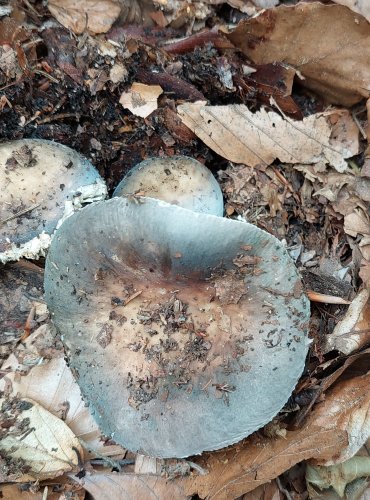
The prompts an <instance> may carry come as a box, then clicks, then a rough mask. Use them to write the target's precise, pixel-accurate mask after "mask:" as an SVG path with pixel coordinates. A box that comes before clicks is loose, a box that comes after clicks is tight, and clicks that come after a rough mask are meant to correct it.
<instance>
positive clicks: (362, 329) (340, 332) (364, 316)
mask: <svg viewBox="0 0 370 500" xmlns="http://www.w3.org/2000/svg"><path fill="white" fill-rule="evenodd" d="M369 295H370V294H369V291H368V290H366V289H364V290H362V291H361V292H360V293H359V294H358V295H357V297H355V298H354V299H353V301H352V303H351V304H350V306H349V308H348V311H347V313H346V315H345V316H344V318H343V319H342V320H340V321H338V323H337V324H336V325H335V328H334V330H333V333H331V334H330V335H327V336H326V342H325V347H324V348H323V352H324V353H327V352H329V351H332V350H334V349H336V350H338V351H340V352H342V353H343V354H351V353H352V352H354V351H356V350H358V349H360V348H361V347H363V345H365V344H367V343H368V342H369V340H370V304H369V302H368V301H369Z"/></svg>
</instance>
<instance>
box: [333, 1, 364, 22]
mask: <svg viewBox="0 0 370 500" xmlns="http://www.w3.org/2000/svg"><path fill="white" fill-rule="evenodd" d="M333 2H335V3H339V4H340V5H345V6H346V7H348V8H349V9H351V10H353V12H357V14H361V15H362V16H364V17H366V19H367V20H368V21H369V22H370V3H369V0H333Z"/></svg>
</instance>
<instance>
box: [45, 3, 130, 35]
mask: <svg viewBox="0 0 370 500" xmlns="http://www.w3.org/2000/svg"><path fill="white" fill-rule="evenodd" d="M48 8H49V10H50V12H51V14H52V15H53V16H54V17H55V18H56V19H57V21H59V22H60V24H62V25H63V26H64V27H65V28H67V29H70V30H72V31H73V32H74V33H75V34H76V35H80V34H81V33H84V32H85V31H88V32H89V33H92V34H96V33H106V32H107V31H109V30H110V28H111V27H112V24H113V23H114V21H115V20H116V19H117V18H118V16H119V15H120V12H121V7H120V6H119V5H118V3H117V2H115V1H114V0H50V1H49V2H48Z"/></svg>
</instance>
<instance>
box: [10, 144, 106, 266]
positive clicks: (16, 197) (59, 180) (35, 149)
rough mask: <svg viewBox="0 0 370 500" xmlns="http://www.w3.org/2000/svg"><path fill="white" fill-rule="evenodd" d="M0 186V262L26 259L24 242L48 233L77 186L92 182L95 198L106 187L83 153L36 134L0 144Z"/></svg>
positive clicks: (90, 185)
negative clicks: (33, 137)
mask: <svg viewBox="0 0 370 500" xmlns="http://www.w3.org/2000/svg"><path fill="white" fill-rule="evenodd" d="M0 185H1V188H2V194H1V201H0V262H6V261H8V260H16V259H17V258H20V257H22V256H26V257H31V258H32V255H28V254H27V252H28V251H30V252H31V249H30V248H28V247H27V244H28V242H30V241H31V240H33V239H37V238H38V237H39V236H40V235H41V234H42V235H46V236H50V235H52V233H53V232H54V230H55V228H56V226H57V224H58V221H59V220H60V219H61V218H62V217H63V215H64V213H65V204H66V202H67V201H71V202H72V201H73V198H74V197H75V196H79V195H80V194H81V190H82V191H83V190H84V189H86V188H87V187H88V186H89V187H91V188H92V189H93V188H94V186H95V187H96V188H97V191H99V193H101V194H102V195H101V196H100V199H104V192H106V187H105V183H104V181H103V180H102V178H101V177H100V175H99V173H98V171H97V170H96V168H95V167H94V166H93V165H92V164H91V163H90V162H89V161H88V160H87V159H86V158H84V157H83V156H81V155H80V154H79V153H77V152H76V151H74V150H72V149H70V148H68V147H67V146H63V145H62V144H58V143H56V142H52V141H46V140H41V139H21V140H17V141H10V142H5V143H3V144H0ZM49 239H50V238H49ZM22 246H24V252H25V254H24V255H23V254H22ZM12 255H14V257H12ZM33 258H36V256H34V257H33Z"/></svg>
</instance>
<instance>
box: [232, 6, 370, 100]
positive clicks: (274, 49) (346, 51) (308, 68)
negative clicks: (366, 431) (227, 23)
mask: <svg viewBox="0 0 370 500" xmlns="http://www.w3.org/2000/svg"><path fill="white" fill-rule="evenodd" d="M352 3H355V2H352ZM356 3H357V2H356ZM367 3H368V2H367ZM369 37H370V24H369V23H368V22H367V21H366V19H365V18H363V17H361V16H360V15H359V14H356V13H354V12H352V11H351V10H349V9H348V8H347V7H344V6H342V5H323V4H321V3H319V2H317V3H316V2H315V3H299V4H297V5H295V6H292V7H287V6H280V7H277V8H275V9H270V10H266V11H265V12H263V13H262V14H260V15H259V16H257V17H254V18H252V19H247V20H243V21H242V22H241V23H239V25H238V27H237V28H236V29H235V31H234V32H233V33H231V34H230V35H229V38H230V40H231V42H232V43H233V44H234V45H235V46H236V47H238V48H240V49H241V50H242V51H243V52H244V53H245V54H246V55H247V56H248V57H249V58H250V59H251V60H252V61H253V62H254V63H256V64H267V63H272V62H275V61H276V62H284V63H286V64H291V65H292V66H293V67H294V68H295V69H296V70H298V71H299V73H300V74H301V75H302V76H303V79H302V80H301V83H302V85H305V86H306V87H308V88H310V89H312V90H315V91H316V92H318V93H319V94H321V95H322V96H323V97H324V98H325V99H327V100H328V101H330V102H334V103H339V104H344V105H346V106H350V105H352V104H354V103H356V102H358V101H359V100H361V99H362V98H363V97H368V96H369V94H370V85H369V82H370V66H369V59H370V43H369Z"/></svg>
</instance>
